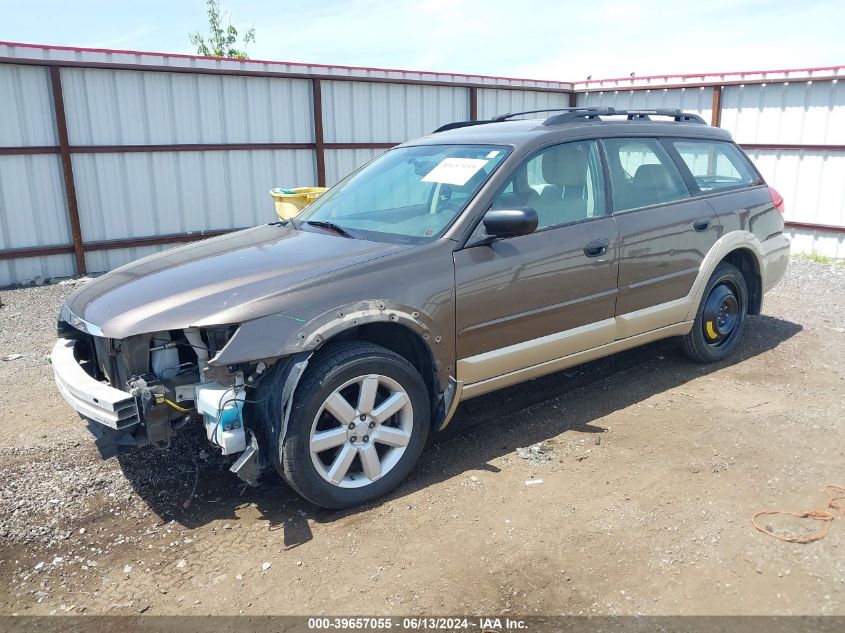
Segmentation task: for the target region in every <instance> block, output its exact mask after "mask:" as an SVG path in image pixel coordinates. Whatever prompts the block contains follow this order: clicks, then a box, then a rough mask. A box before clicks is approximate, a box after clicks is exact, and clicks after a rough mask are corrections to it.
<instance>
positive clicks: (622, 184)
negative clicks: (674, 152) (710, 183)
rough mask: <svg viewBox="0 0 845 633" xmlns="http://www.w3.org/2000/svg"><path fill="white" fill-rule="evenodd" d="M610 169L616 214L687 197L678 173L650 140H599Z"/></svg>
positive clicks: (661, 147)
mask: <svg viewBox="0 0 845 633" xmlns="http://www.w3.org/2000/svg"><path fill="white" fill-rule="evenodd" d="M602 144H603V145H604V149H605V153H606V155H607V163H608V168H609V170H610V186H611V188H612V191H613V208H614V210H615V211H625V210H628V209H637V208H639V207H647V206H651V205H654V204H664V203H666V202H673V201H676V200H683V199H684V198H689V197H690V192H689V189H688V188H687V186H686V183H685V182H684V179H683V177H682V176H681V172H679V171H678V168H677V167H676V166H675V163H674V162H672V158H671V157H670V156H669V154H668V152H667V151H666V150H665V149H664V147H663V146H662V145H661V144H660V142H659V141H658V140H657V139H653V138H611V139H604V140H603V141H602Z"/></svg>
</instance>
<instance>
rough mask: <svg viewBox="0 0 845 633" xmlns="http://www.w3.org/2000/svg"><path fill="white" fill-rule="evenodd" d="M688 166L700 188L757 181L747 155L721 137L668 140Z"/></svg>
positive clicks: (729, 185) (721, 186) (730, 185)
mask: <svg viewBox="0 0 845 633" xmlns="http://www.w3.org/2000/svg"><path fill="white" fill-rule="evenodd" d="M669 142H670V143H671V144H672V145H673V146H674V147H675V149H676V150H678V153H679V154H680V155H681V158H682V159H683V160H684V163H686V165H687V167H689V170H690V172H691V173H692V177H693V178H695V182H696V183H698V188H699V189H701V190H702V191H718V190H720V189H733V188H736V187H747V186H749V185H751V184H753V183H754V182H756V181H757V174H755V173H754V170H753V169H752V167H751V165H749V164H748V159H747V158H745V156H743V155H742V153H741V152H740V151H739V150H738V149H737V148H736V147H735V146H734V145H733V144H732V143H726V142H723V141H692V140H678V141H676V140H670V141H669Z"/></svg>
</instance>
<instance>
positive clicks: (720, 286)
mask: <svg viewBox="0 0 845 633" xmlns="http://www.w3.org/2000/svg"><path fill="white" fill-rule="evenodd" d="M747 313H748V285H747V284H746V282H745V277H743V275H742V272H740V270H739V269H738V268H737V267H736V266H734V265H732V264H728V263H727V262H724V263H722V264H719V265H718V266H717V267H716V270H715V271H713V275H712V276H711V277H710V280H709V281H708V282H707V286H706V287H705V288H704V294H703V295H702V298H701V304H700V305H699V306H698V312H696V315H695V322H694V323H693V326H692V330H691V331H690V333H689V334H687V335H686V336H685V337H684V351H685V352H686V353H687V355H688V356H689V357H690V358H691V359H693V360H694V361H696V362H699V363H713V362H716V361H720V360H722V359H723V358H726V357H727V356H728V355H729V354H730V353H731V352H732V351H733V350H734V348H736V345H737V342H738V341H739V336H740V333H741V332H742V326H743V324H744V323H745V315H746V314H747Z"/></svg>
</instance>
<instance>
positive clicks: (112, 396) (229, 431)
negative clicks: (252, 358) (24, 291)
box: [51, 306, 273, 485]
mask: <svg viewBox="0 0 845 633" xmlns="http://www.w3.org/2000/svg"><path fill="white" fill-rule="evenodd" d="M236 329H237V327H236V326H222V327H217V328H202V329H200V328H186V329H182V330H169V331H164V332H153V333H148V334H139V335H135V336H130V337H127V338H124V339H120V340H117V339H111V338H107V337H105V336H103V334H102V332H101V331H100V330H99V328H97V327H96V326H95V325H92V324H90V323H86V322H85V321H83V320H82V319H80V318H79V317H77V316H76V315H74V314H73V313H72V312H70V310H69V309H68V308H67V307H66V306H64V307H63V308H62V311H61V314H60V316H59V321H58V335H59V340H58V341H57V342H56V345H55V346H54V348H53V352H52V355H51V362H52V364H53V372H54V375H55V379H56V384H57V386H58V388H59V391H60V392H61V394H62V396H63V397H64V398H65V400H66V401H67V402H68V403H69V404H70V405H71V406H72V407H73V408H74V409H75V410H76V411H77V412H78V413H79V415H80V416H81V417H82V418H84V419H86V420H87V421H88V428H89V430H90V431H91V432H92V433H93V435H94V436H95V438H96V445H97V447H98V449H99V451H100V453H101V455H102V456H103V457H104V458H109V457H112V456H114V455H117V454H119V453H121V452H124V451H126V450H129V449H133V448H138V447H142V446H147V445H152V446H153V447H155V448H157V449H160V450H164V449H167V448H169V447H170V444H171V439H172V437H173V435H174V433H175V432H177V431H178V430H179V429H180V428H182V427H184V426H185V425H187V424H190V423H202V424H203V426H204V428H205V433H206V437H207V438H208V440H209V442H210V443H211V444H212V445H213V446H215V447H217V448H218V449H219V450H220V451H221V452H222V454H223V455H237V454H240V457H239V458H238V459H237V460H236V461H235V463H234V464H233V465H232V467H231V470H232V471H233V472H235V473H236V474H238V476H239V477H240V478H241V479H243V480H244V481H247V482H248V483H250V484H253V485H255V484H257V480H258V477H259V476H260V474H261V472H262V471H263V470H264V468H265V467H266V465H267V464H268V460H267V458H266V455H262V453H261V451H260V450H259V440H258V438H259V437H265V436H266V430H265V429H263V428H257V426H256V425H259V424H261V422H258V421H248V420H247V419H246V418H249V417H250V416H249V415H248V409H245V407H248V405H249V404H250V403H254V402H255V401H254V400H253V399H252V398H250V397H249V395H248V394H249V393H254V391H251V392H250V391H248V390H254V389H255V387H257V386H258V384H259V383H260V382H261V380H262V378H263V377H264V376H265V375H266V374H267V373H268V370H269V369H270V366H271V365H272V363H273V361H272V360H267V361H258V362H254V363H240V364H237V365H228V366H216V365H214V363H213V359H214V357H215V355H216V354H217V353H218V352H219V351H220V350H221V349H223V347H224V346H225V344H226V343H227V342H228V341H229V339H230V338H231V336H232V335H233V333H234V332H235V331H236ZM245 414H246V415H245Z"/></svg>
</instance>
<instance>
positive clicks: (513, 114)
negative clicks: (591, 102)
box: [432, 107, 603, 134]
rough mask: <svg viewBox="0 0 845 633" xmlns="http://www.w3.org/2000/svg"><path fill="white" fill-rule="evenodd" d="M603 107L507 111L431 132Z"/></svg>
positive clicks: (454, 123) (458, 122) (460, 122)
mask: <svg viewBox="0 0 845 633" xmlns="http://www.w3.org/2000/svg"><path fill="white" fill-rule="evenodd" d="M597 109H603V108H584V107H580V108H543V109H542V110H525V111H524V112H508V113H507V114H497V115H496V116H494V117H491V118H489V119H481V120H477V121H454V122H452V123H446V124H445V125H441V126H440V127H439V128H437V129H436V130H434V131H433V132H432V134H437V133H438V132H445V131H446V130H455V129H457V128H462V127H470V126H472V125H482V124H484V123H502V122H503V121H507V120H508V119H512V118H513V117H517V116H522V115H525V114H539V113H540V112H573V111H576V110H577V111H582V110H589V111H592V110H597Z"/></svg>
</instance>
